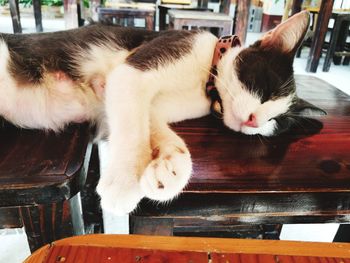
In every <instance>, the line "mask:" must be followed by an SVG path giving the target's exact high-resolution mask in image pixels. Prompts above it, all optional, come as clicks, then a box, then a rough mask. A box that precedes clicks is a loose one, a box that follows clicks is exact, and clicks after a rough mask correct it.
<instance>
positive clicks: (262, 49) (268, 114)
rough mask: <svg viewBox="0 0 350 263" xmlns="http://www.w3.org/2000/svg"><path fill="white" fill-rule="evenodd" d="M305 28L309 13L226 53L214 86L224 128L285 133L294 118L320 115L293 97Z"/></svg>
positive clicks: (319, 110)
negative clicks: (245, 45)
mask: <svg viewBox="0 0 350 263" xmlns="http://www.w3.org/2000/svg"><path fill="white" fill-rule="evenodd" d="M308 26H309V13H308V12H300V13H298V14H296V15H294V16H293V17H291V18H290V19H288V20H287V21H286V22H284V23H282V24H280V25H279V26H277V27H276V28H275V29H273V30H272V31H269V32H267V33H266V34H264V35H263V37H262V38H261V39H260V40H258V41H257V42H255V43H254V44H253V45H251V46H249V47H248V48H233V49H231V50H230V51H228V52H227V53H225V55H224V56H223V57H222V59H221V61H220V62H219V64H218V80H217V81H216V86H217V89H218V92H219V95H220V97H221V99H222V106H223V120H224V123H225V125H226V126H228V127H229V128H231V129H233V130H235V131H238V132H242V133H245V134H249V135H252V134H261V135H264V136H272V135H276V134H280V133H282V132H284V131H286V130H288V129H289V128H290V127H291V126H292V125H293V122H294V121H295V118H296V116H300V115H308V116H310V113H311V115H312V114H317V115H320V114H322V115H323V114H325V112H324V111H323V110H321V109H319V108H317V107H316V106H314V105H312V104H310V103H308V102H306V101H304V100H301V99H300V98H298V97H297V95H296V88H295V81H294V75H293V60H294V56H295V53H296V51H297V49H298V47H299V45H300V44H301V42H302V40H303V38H304V36H305V34H306V32H307V30H308Z"/></svg>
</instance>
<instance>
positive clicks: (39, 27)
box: [33, 0, 43, 32]
mask: <svg viewBox="0 0 350 263" xmlns="http://www.w3.org/2000/svg"><path fill="white" fill-rule="evenodd" d="M33 9H34V18H35V28H36V32H43V24H42V21H41V19H42V16H41V2H40V0H33Z"/></svg>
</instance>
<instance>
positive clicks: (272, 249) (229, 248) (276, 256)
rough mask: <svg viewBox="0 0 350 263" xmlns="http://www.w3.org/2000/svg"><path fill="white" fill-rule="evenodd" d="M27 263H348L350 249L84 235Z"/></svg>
mask: <svg viewBox="0 0 350 263" xmlns="http://www.w3.org/2000/svg"><path fill="white" fill-rule="evenodd" d="M25 262H26V263H29V262H43V263H44V262H94V263H99V262H123V263H124V262H125V263H128V262H174V263H182V262H186V263H190V262H192V263H196V262H199V263H202V262H211V263H219V262H222V263H258V262H259V263H260V262H261V263H270V262H273V263H282V262H283V263H289V262H301V263H303V262H305V263H306V262H311V263H313V262H315V263H322V262H333V263H349V262H350V245H349V244H339V243H311V242H309V243H308V242H289V241H271V240H244V239H219V238H180V237H157V236H137V235H85V236H79V237H73V238H67V239H63V240H59V241H55V242H53V243H52V244H51V245H50V246H46V247H43V248H42V249H40V250H38V251H37V252H35V253H34V254H33V255H32V256H31V257H30V258H28V259H27V260H26V261H25Z"/></svg>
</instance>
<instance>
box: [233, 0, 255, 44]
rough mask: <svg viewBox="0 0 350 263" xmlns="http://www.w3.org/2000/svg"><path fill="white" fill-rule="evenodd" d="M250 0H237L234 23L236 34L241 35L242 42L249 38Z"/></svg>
mask: <svg viewBox="0 0 350 263" xmlns="http://www.w3.org/2000/svg"><path fill="white" fill-rule="evenodd" d="M250 2H251V1H250V0H237V3H236V14H235V23H234V34H235V35H237V36H238V37H239V39H240V40H241V42H242V44H244V43H245V40H246V38H247V29H248V19H249V7H250Z"/></svg>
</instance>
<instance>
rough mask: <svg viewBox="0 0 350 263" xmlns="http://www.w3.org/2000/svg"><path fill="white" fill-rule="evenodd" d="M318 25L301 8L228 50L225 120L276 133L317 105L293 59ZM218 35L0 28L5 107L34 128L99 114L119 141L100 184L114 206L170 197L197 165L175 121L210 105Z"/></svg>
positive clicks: (220, 84) (222, 84)
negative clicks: (304, 94)
mask: <svg viewBox="0 0 350 263" xmlns="http://www.w3.org/2000/svg"><path fill="white" fill-rule="evenodd" d="M308 25H309V15H308V13H307V12H301V13H299V14H297V15H295V16H294V17H292V18H290V19H289V20H287V21H286V22H285V23H283V24H281V25H279V26H278V27H277V28H275V29H274V30H273V31H270V32H268V33H267V34H265V35H264V36H263V38H262V39H261V40H259V41H257V42H256V43H255V44H254V45H252V46H250V47H248V48H242V47H239V46H236V47H234V48H232V49H229V50H227V51H226V52H225V53H224V54H223V55H222V58H221V59H220V60H219V62H218V64H217V68H216V71H217V76H216V77H215V85H216V87H217V90H218V94H219V96H220V98H221V104H222V107H223V121H224V123H225V124H226V126H228V127H229V128H231V129H233V130H234V131H237V132H242V133H245V134H261V135H265V136H271V135H275V134H279V133H280V132H282V131H285V130H286V129H288V127H290V126H291V123H292V122H293V116H294V115H295V114H298V113H300V112H301V111H305V110H306V109H314V110H317V108H316V107H314V106H312V105H310V104H308V103H306V102H305V101H302V100H300V99H299V98H298V97H297V95H296V93H295V82H294V78H293V68H292V64H293V58H294V54H295V52H296V50H297V48H298V46H299V44H300V43H301V41H302V39H303V37H304V35H305V33H306V31H307V28H308ZM217 41H218V39H217V38H216V37H215V36H213V35H212V34H210V33H208V32H189V31H166V32H151V31H145V30H138V29H131V28H122V27H114V26H107V25H101V24H94V25H90V26H87V27H83V28H79V29H75V30H70V31H63V32H55V33H44V34H30V35H11V34H0V115H1V116H3V117H4V118H5V119H7V120H8V121H10V122H12V123H14V124H16V125H18V126H20V127H26V128H39V129H52V130H60V129H62V128H63V127H64V126H65V125H67V124H68V123H71V122H82V121H90V122H93V123H96V124H97V125H98V127H99V128H100V136H107V137H108V141H109V157H110V158H109V159H110V162H109V164H108V167H107V169H106V171H104V173H103V175H102V177H101V180H100V182H99V184H98V187H97V191H98V193H99V194H100V196H101V204H102V207H103V208H104V209H107V210H110V211H111V212H113V213H115V214H124V213H128V212H130V211H132V210H133V209H134V208H135V207H136V206H137V204H138V202H139V201H140V200H141V198H143V197H145V196H146V197H149V198H151V199H154V200H160V201H164V200H169V199H172V198H174V197H175V196H177V195H178V194H179V193H180V192H181V190H182V189H183V188H184V186H185V185H186V184H187V182H188V181H189V178H190V176H191V171H192V162H191V156H190V153H189V151H188V149H187V147H186V144H185V142H184V141H183V140H182V139H181V138H180V137H179V136H178V135H176V134H175V133H174V132H173V131H172V130H171V129H170V128H169V127H168V123H171V122H178V121H181V120H184V119H190V118H197V117H201V116H203V115H207V114H209V113H210V106H211V101H210V99H209V98H208V97H207V95H206V82H207V80H208V77H209V74H210V73H209V72H210V71H211V64H212V58H213V53H214V49H215V46H216V44H217Z"/></svg>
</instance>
